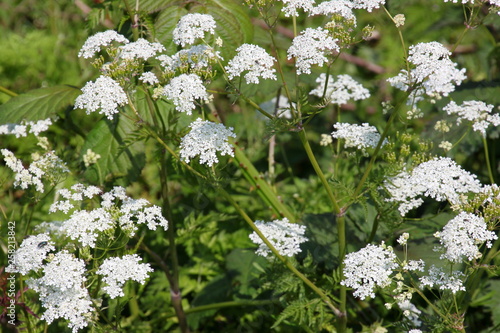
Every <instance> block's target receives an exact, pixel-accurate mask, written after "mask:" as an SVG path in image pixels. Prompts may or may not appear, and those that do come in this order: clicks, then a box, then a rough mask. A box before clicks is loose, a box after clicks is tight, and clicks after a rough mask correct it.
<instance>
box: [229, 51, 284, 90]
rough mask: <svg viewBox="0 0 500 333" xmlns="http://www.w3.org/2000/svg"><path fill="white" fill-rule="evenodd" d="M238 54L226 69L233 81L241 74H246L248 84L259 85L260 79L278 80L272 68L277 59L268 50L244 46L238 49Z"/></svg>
mask: <svg viewBox="0 0 500 333" xmlns="http://www.w3.org/2000/svg"><path fill="white" fill-rule="evenodd" d="M236 51H237V52H238V54H237V55H236V56H235V57H234V58H233V59H231V60H230V61H229V63H228V64H227V66H226V67H225V69H226V71H227V73H228V78H229V79H230V80H231V79H233V78H234V77H236V76H239V75H240V74H241V73H243V72H245V71H248V73H246V74H245V80H246V82H247V83H256V84H257V83H259V77H262V78H264V79H273V80H276V75H275V74H274V72H275V71H276V70H275V69H274V68H272V66H273V64H274V61H275V59H274V58H273V57H272V56H270V55H269V54H267V52H266V50H264V49H263V48H261V47H260V46H257V45H252V44H243V45H241V46H240V47H238V48H237V49H236Z"/></svg>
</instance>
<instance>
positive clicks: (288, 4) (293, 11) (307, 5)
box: [281, 0, 315, 17]
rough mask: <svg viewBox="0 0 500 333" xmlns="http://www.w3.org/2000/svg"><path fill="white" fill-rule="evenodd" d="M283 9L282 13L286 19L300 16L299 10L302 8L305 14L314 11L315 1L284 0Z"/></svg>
mask: <svg viewBox="0 0 500 333" xmlns="http://www.w3.org/2000/svg"><path fill="white" fill-rule="evenodd" d="M282 1H283V8H282V9H281V11H282V12H283V13H285V16H286V17H289V16H299V13H298V12H297V9H299V8H302V9H303V10H304V11H305V12H310V11H312V9H313V6H314V1H315V0H282Z"/></svg>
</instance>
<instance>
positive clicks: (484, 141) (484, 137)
mask: <svg viewBox="0 0 500 333" xmlns="http://www.w3.org/2000/svg"><path fill="white" fill-rule="evenodd" d="M483 146H484V157H485V159H486V167H487V168H488V176H489V177H490V183H491V184H495V178H494V177H493V171H492V170H491V162H490V154H489V151H488V142H487V141H486V136H484V135H483Z"/></svg>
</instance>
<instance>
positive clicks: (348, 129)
mask: <svg viewBox="0 0 500 333" xmlns="http://www.w3.org/2000/svg"><path fill="white" fill-rule="evenodd" d="M333 127H334V128H335V129H336V131H335V132H332V136H333V137H334V138H335V139H344V140H345V143H344V144H345V146H346V147H348V148H349V147H352V148H357V149H361V150H365V149H366V148H368V147H371V148H375V147H376V146H377V144H378V142H379V141H380V134H379V133H378V131H377V129H376V128H375V127H373V126H370V125H368V124H367V123H364V124H362V125H361V126H360V125H356V124H348V123H336V124H335V125H333ZM386 143H387V139H384V142H383V143H382V145H384V144H386Z"/></svg>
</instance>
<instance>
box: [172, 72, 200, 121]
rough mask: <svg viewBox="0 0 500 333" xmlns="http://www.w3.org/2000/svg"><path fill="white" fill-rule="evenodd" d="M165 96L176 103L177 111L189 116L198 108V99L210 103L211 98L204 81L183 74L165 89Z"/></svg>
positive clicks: (197, 77) (194, 75) (192, 75)
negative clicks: (196, 102)
mask: <svg viewBox="0 0 500 333" xmlns="http://www.w3.org/2000/svg"><path fill="white" fill-rule="evenodd" d="M163 94H164V95H165V97H166V98H167V99H169V100H171V101H172V102H173V103H174V105H175V108H176V110H177V111H179V112H185V113H186V114H188V115H191V114H192V112H193V110H194V109H195V108H196V104H195V101H196V100H197V99H198V100H202V101H205V102H208V98H209V96H208V94H207V89H206V88H205V86H204V85H203V81H202V80H201V78H200V77H199V76H198V75H196V74H181V75H179V76H177V77H174V78H173V79H172V81H170V83H169V84H167V85H166V86H165V87H164V88H163Z"/></svg>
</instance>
